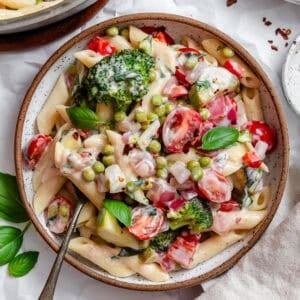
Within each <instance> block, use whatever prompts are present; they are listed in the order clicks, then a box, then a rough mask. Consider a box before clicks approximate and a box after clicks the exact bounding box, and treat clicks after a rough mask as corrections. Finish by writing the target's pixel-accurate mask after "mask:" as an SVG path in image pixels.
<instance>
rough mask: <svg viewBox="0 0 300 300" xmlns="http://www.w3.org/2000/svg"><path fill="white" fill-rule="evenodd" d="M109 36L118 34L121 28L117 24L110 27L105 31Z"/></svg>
mask: <svg viewBox="0 0 300 300" xmlns="http://www.w3.org/2000/svg"><path fill="white" fill-rule="evenodd" d="M105 33H106V34H107V35H108V36H116V35H118V34H119V28H118V27H117V26H111V27H108V28H107V29H106V31H105Z"/></svg>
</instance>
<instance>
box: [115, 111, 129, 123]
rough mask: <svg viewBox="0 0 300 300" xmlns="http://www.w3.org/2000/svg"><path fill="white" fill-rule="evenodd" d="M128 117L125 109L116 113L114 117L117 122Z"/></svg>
mask: <svg viewBox="0 0 300 300" xmlns="http://www.w3.org/2000/svg"><path fill="white" fill-rule="evenodd" d="M125 118H126V114H125V112H124V111H118V112H116V113H115V115H114V119H115V121H116V122H122V121H123V120H124V119H125Z"/></svg>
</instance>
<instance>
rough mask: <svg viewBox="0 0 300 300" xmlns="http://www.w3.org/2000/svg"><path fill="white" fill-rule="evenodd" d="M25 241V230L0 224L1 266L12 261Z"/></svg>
mask: <svg viewBox="0 0 300 300" xmlns="http://www.w3.org/2000/svg"><path fill="white" fill-rule="evenodd" d="M22 242H23V232H22V231H21V230H20V229H18V228H15V227H12V226H0V266H2V265H5V264H7V263H8V262H10V261H11V260H12V259H13V258H14V257H15V256H16V254H17V253H18V251H19V249H20V248H21V245H22Z"/></svg>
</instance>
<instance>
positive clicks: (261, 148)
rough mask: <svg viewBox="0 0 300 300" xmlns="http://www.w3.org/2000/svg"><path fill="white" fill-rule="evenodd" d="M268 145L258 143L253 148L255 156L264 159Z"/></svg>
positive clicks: (261, 142)
mask: <svg viewBox="0 0 300 300" xmlns="http://www.w3.org/2000/svg"><path fill="white" fill-rule="evenodd" d="M268 147H269V145H268V144H267V143H266V142H263V141H258V142H257V143H256V145H255V147H254V149H255V152H256V154H257V155H258V156H259V157H260V158H261V159H264V158H265V156H266V152H267V150H268Z"/></svg>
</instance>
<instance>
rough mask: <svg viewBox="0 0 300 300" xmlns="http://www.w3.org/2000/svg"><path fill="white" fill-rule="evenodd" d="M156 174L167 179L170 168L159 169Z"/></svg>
mask: <svg viewBox="0 0 300 300" xmlns="http://www.w3.org/2000/svg"><path fill="white" fill-rule="evenodd" d="M156 176H157V177H160V178H163V179H166V178H167V177H168V170H167V169H166V168H162V169H158V170H157V171H156Z"/></svg>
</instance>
